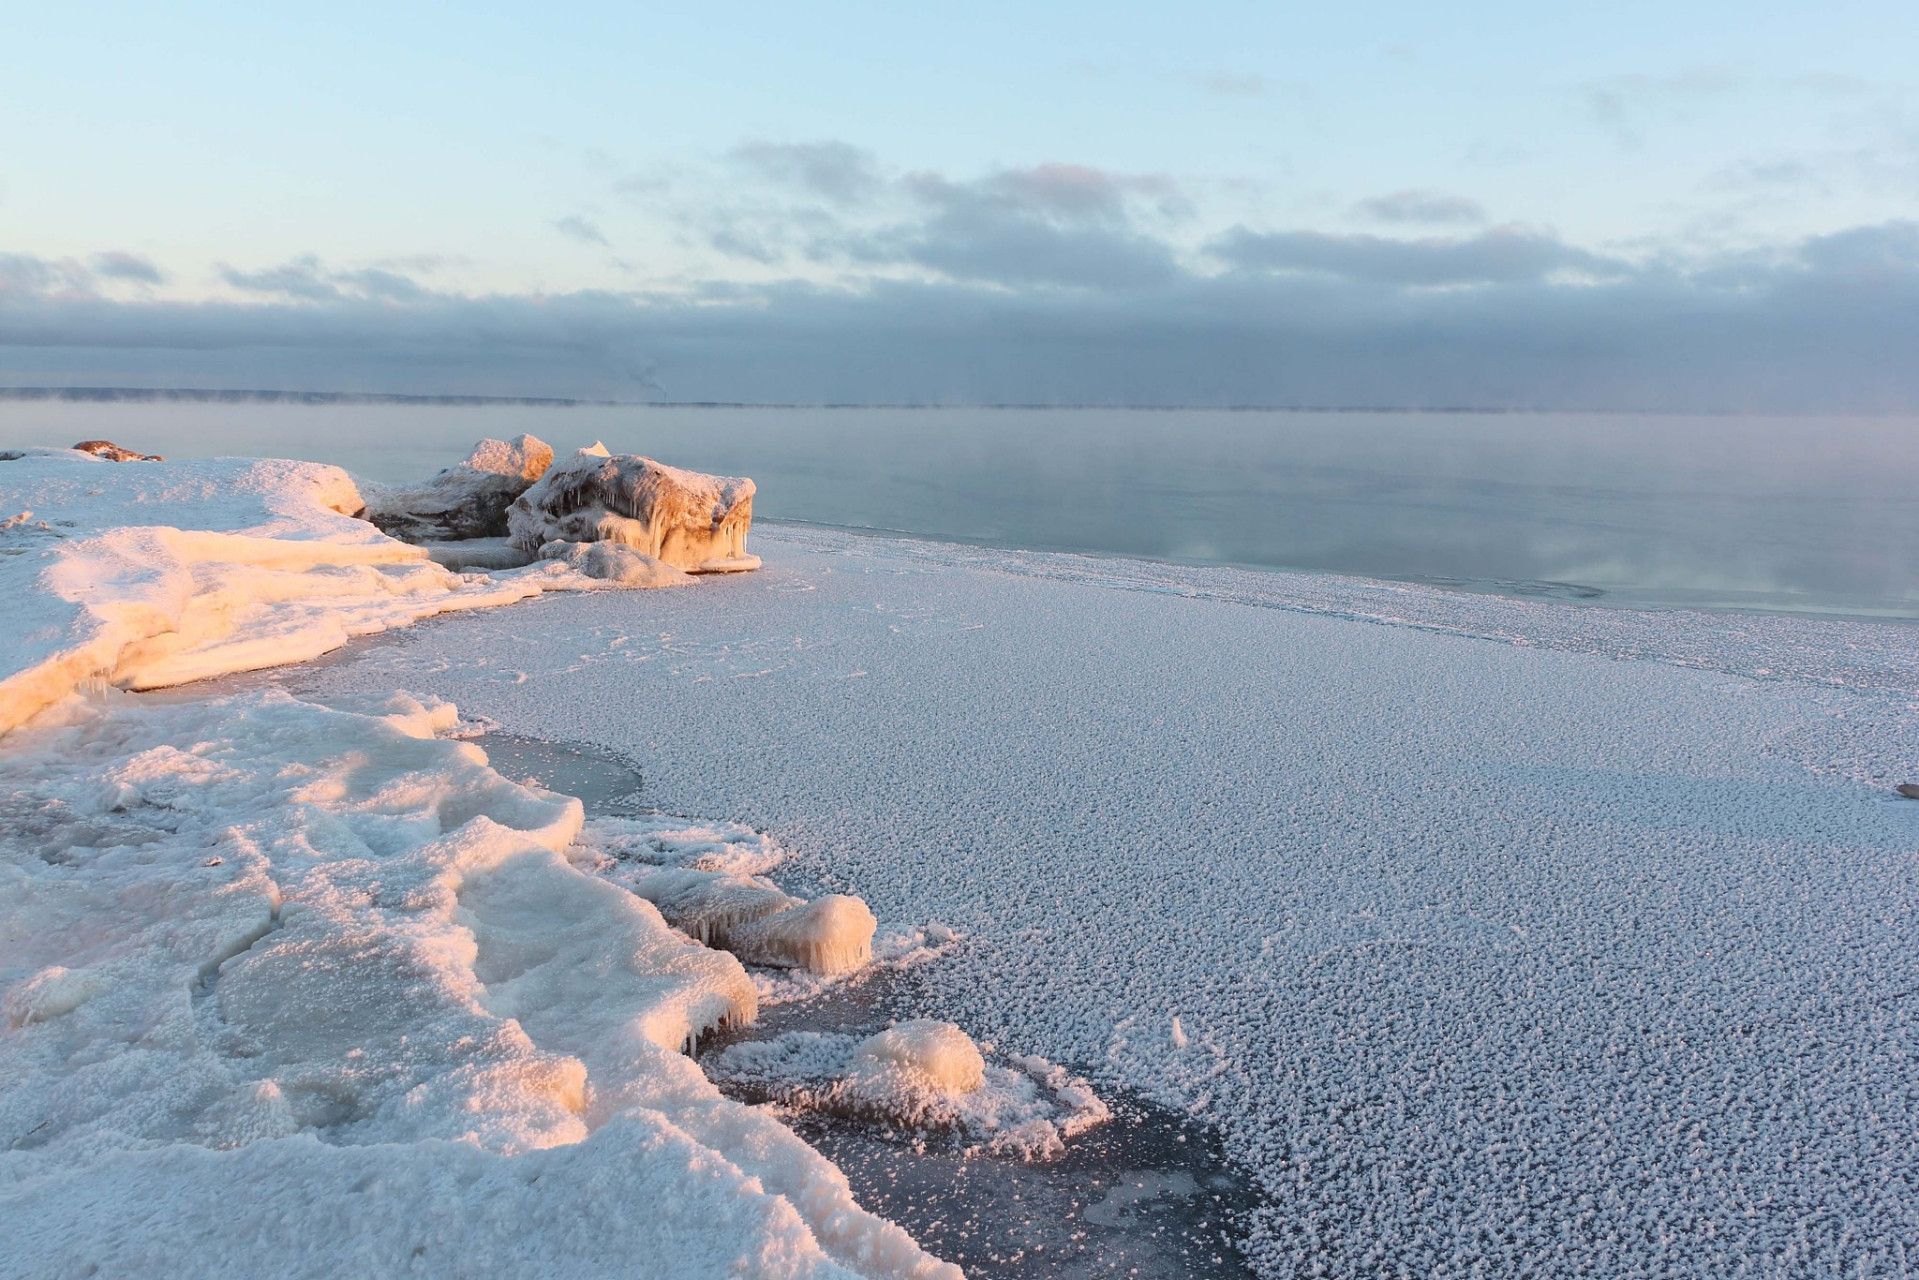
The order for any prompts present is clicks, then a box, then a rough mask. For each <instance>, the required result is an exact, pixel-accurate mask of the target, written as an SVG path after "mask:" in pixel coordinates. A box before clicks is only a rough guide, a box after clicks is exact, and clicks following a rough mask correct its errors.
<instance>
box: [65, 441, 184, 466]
mask: <svg viewBox="0 0 1919 1280" xmlns="http://www.w3.org/2000/svg"><path fill="white" fill-rule="evenodd" d="M73 447H74V449H75V450H76V451H78V452H80V453H90V454H92V455H93V456H94V457H96V458H99V459H101V460H102V461H104V462H165V461H166V459H165V458H162V457H161V456H160V455H159V454H157V453H135V452H134V451H133V450H131V449H123V448H121V447H120V446H119V445H117V444H115V443H113V441H111V440H82V441H81V442H80V443H79V444H76V445H74V446H73Z"/></svg>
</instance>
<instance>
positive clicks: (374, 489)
mask: <svg viewBox="0 0 1919 1280" xmlns="http://www.w3.org/2000/svg"><path fill="white" fill-rule="evenodd" d="M552 463H553V446H551V445H549V444H547V443H546V442H545V441H543V440H539V439H536V438H535V437H533V436H529V435H522V436H520V437H519V438H518V439H515V440H482V441H480V442H479V443H478V444H476V445H474V446H473V452H472V453H469V454H468V455H467V456H466V460H465V461H463V462H460V463H458V464H456V465H454V466H451V467H448V468H446V470H444V471H442V472H440V473H439V474H438V475H436V476H434V477H433V478H432V479H430V480H426V481H422V482H421V483H419V484H414V485H375V484H364V485H362V492H363V493H364V494H365V496H366V503H367V506H366V516H367V519H369V520H371V521H372V522H373V523H374V524H376V525H378V526H379V527H380V529H381V530H382V531H383V532H385V533H389V534H391V535H392V536H394V537H396V538H400V539H403V540H405V541H407V542H436V541H450V540H457V539H465V538H498V537H502V536H504V535H505V534H506V531H507V521H506V509H507V504H508V503H510V502H512V501H513V500H514V499H515V498H517V497H519V496H520V495H521V494H522V493H524V492H526V490H527V487H528V486H529V485H531V484H532V483H533V482H534V481H536V480H538V479H539V478H540V477H541V476H542V475H543V474H545V472H546V469H547V468H548V467H549V466H551V465H552ZM533 549H534V548H528V550H529V551H530V550H533ZM522 563H525V562H524V561H522Z"/></svg>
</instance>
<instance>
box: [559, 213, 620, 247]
mask: <svg viewBox="0 0 1919 1280" xmlns="http://www.w3.org/2000/svg"><path fill="white" fill-rule="evenodd" d="M553 229H554V230H555V231H557V232H559V233H560V234H561V235H563V236H565V237H566V238H567V239H569V240H577V241H579V242H580V243H581V244H596V245H599V246H600V247H602V248H605V249H611V248H612V247H613V242H612V241H610V240H608V239H607V238H606V233H605V232H603V231H601V230H600V228H599V227H598V226H597V225H595V224H594V223H593V222H592V221H591V220H590V219H587V218H583V217H581V216H580V215H579V214H577V213H575V214H568V215H567V216H566V217H564V218H555V219H554V220H553Z"/></svg>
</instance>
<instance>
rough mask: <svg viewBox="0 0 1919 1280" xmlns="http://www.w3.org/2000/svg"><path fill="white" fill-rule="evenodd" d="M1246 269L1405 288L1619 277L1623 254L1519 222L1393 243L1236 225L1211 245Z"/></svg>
mask: <svg viewBox="0 0 1919 1280" xmlns="http://www.w3.org/2000/svg"><path fill="white" fill-rule="evenodd" d="M1209 248H1210V251H1211V252H1212V254H1213V255H1214V256H1215V257H1217V258H1219V259H1221V260H1222V261H1224V262H1227V263H1229V264H1230V265H1232V266H1233V267H1235V268H1237V269H1239V270H1241V271H1261V272H1287V273H1294V274H1306V275H1324V276H1336V277H1339V278H1342V279H1346V280H1353V281H1363V282H1367V283H1371V284H1382V285H1393V286H1402V287H1416V288H1417V287H1432V286H1443V285H1486V284H1515V283H1524V282H1533V281H1540V280H1544V279H1546V278H1548V277H1551V276H1554V275H1559V274H1563V273H1576V274H1579V275H1584V276H1589V277H1600V278H1606V277H1618V276H1621V275H1624V274H1626V273H1627V272H1628V271H1629V269H1630V268H1628V266H1627V265H1626V264H1625V263H1623V262H1620V261H1619V260H1617V259H1612V258H1605V257H1601V256H1599V255H1598V254H1594V253H1589V252H1587V251H1586V250H1584V249H1579V248H1575V247H1574V246H1572V245H1568V244H1565V243H1563V242H1562V241H1560V240H1557V239H1555V238H1553V237H1551V236H1547V235H1543V234H1540V233H1537V232H1531V231H1525V230H1521V229H1518V228H1513V227H1500V228H1494V229H1493V230H1490V231H1485V232H1482V233H1480V234H1479V235H1476V236H1472V237H1470V238H1466V239H1439V238H1433V239H1423V240H1394V239H1386V238H1383V237H1380V236H1368V235H1330V234H1327V233H1325V232H1319V231H1279V232H1265V233H1261V232H1255V231H1248V230H1247V229H1246V228H1244V227H1235V228H1234V229H1233V230H1231V231H1229V232H1227V233H1226V234H1225V235H1224V236H1221V237H1220V238H1219V239H1217V240H1215V241H1214V242H1213V243H1212V244H1211V245H1210V246H1209Z"/></svg>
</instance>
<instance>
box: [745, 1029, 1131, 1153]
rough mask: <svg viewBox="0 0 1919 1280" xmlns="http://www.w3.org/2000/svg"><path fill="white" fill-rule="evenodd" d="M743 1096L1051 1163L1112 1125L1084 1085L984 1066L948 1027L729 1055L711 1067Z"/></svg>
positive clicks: (1036, 1070)
mask: <svg viewBox="0 0 1919 1280" xmlns="http://www.w3.org/2000/svg"><path fill="white" fill-rule="evenodd" d="M711 1070H712V1073H713V1075H714V1077H715V1078H716V1079H718V1080H720V1081H721V1082H722V1083H724V1084H726V1085H727V1086H729V1087H730V1088H732V1089H734V1090H736V1091H738V1092H739V1093H741V1094H742V1095H744V1096H746V1097H748V1098H750V1099H756V1100H761V1101H768V1102H774V1103H778V1104H779V1105H781V1106H784V1107H788V1108H790V1109H793V1110H797V1111H820V1112H825V1113H828V1114H832V1115H839V1116H845V1117H848V1118H851V1119H856V1120H865V1121H870V1122H873V1123H878V1124H883V1125H887V1126H890V1127H896V1128H902V1129H906V1130H909V1131H915V1132H921V1133H929V1134H934V1133H950V1134H954V1135H956V1136H958V1137H959V1139H960V1140H961V1141H963V1142H965V1143H967V1144H969V1145H972V1146H976V1147H978V1148H980V1149H981V1150H984V1151H989V1152H991V1153H993V1154H995V1155H1009V1156H1016V1157H1018V1158H1021V1159H1026V1160H1050V1159H1054V1158H1057V1157H1058V1156H1060V1155H1062V1154H1063V1153H1064V1152H1065V1144H1066V1142H1067V1140H1068V1139H1071V1138H1073V1137H1076V1136H1077V1135H1079V1134H1081V1133H1084V1132H1085V1131H1086V1130H1087V1129H1090V1128H1092V1127H1093V1126H1094V1125H1098V1124H1103V1123H1105V1122H1106V1121H1107V1120H1109V1119H1110V1118H1111V1112H1110V1111H1109V1110H1108V1108H1107V1107H1106V1104H1105V1103H1103V1102H1101V1101H1100V1099H1099V1097H1098V1096H1097V1095H1096V1094H1095V1093H1094V1092H1093V1090H1092V1087H1091V1086H1090V1085H1089V1084H1087V1082H1086V1081H1085V1080H1083V1079H1079V1078H1077V1077H1074V1076H1072V1075H1070V1074H1068V1073H1067V1072H1066V1071H1065V1070H1064V1069H1063V1068H1061V1067H1057V1066H1055V1065H1053V1064H1052V1063H1050V1062H1048V1061H1046V1060H1045V1059H1044V1058H1037V1057H1014V1058H1009V1059H1007V1060H1006V1061H1005V1062H1004V1063H1003V1064H1002V1063H998V1062H995V1063H991V1064H989V1063H988V1062H987V1061H986V1059H985V1056H984V1055H983V1054H982V1053H981V1052H980V1048H979V1046H978V1045H976V1044H974V1043H973V1041H972V1039H971V1037H969V1036H968V1035H967V1034H966V1033H965V1032H964V1031H962V1030H960V1029H959V1028H958V1027H956V1026H954V1025H953V1024H952V1023H950V1022H939V1021H935V1020H933V1019H929V1018H915V1019H913V1020H911V1021H908V1022H900V1023H895V1024H894V1025H893V1026H891V1027H888V1028H886V1029H885V1030H883V1031H880V1032H877V1033H875V1034H874V1035H871V1036H868V1037H867V1038H866V1039H864V1040H861V1039H859V1038H857V1037H855V1036H849V1035H838V1034H827V1033H821V1032H813V1031H794V1032H788V1033H787V1034H785V1035H782V1036H777V1037H774V1038H773V1039H771V1040H758V1041H746V1042H743V1043H740V1044H735V1045H729V1046H728V1047H727V1048H726V1049H725V1050H724V1051H723V1052H721V1053H720V1054H719V1055H718V1057H717V1059H716V1060H715V1061H714V1063H713V1065H712V1067H711Z"/></svg>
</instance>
